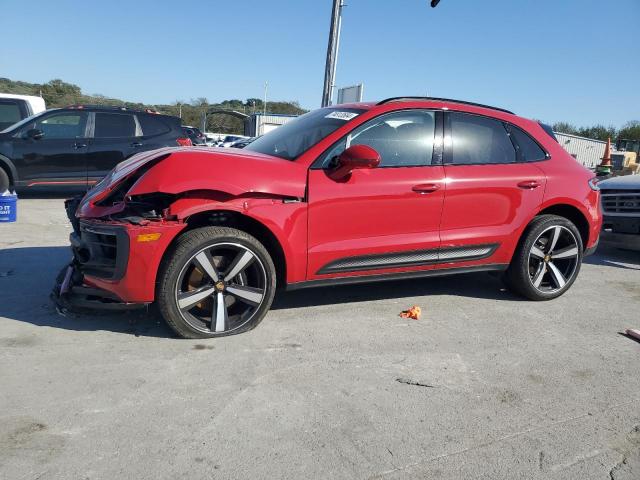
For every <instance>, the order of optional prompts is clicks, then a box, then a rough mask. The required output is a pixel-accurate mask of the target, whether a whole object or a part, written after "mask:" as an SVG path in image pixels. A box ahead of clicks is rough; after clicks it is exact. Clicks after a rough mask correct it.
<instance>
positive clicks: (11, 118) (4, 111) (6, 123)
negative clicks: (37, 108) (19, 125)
mask: <svg viewBox="0 0 640 480" xmlns="http://www.w3.org/2000/svg"><path fill="white" fill-rule="evenodd" d="M21 119H22V115H21V112H20V106H19V105H18V103H17V102H12V101H0V130H4V129H5V128H7V127H10V126H11V125H13V124H14V123H16V122H19V121H20V120H21Z"/></svg>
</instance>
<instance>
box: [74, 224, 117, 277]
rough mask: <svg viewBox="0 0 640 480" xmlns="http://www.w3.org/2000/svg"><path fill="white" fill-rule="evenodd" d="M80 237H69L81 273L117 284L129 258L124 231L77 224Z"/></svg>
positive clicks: (110, 227)
mask: <svg viewBox="0 0 640 480" xmlns="http://www.w3.org/2000/svg"><path fill="white" fill-rule="evenodd" d="M79 226H80V234H79V235H77V234H75V233H74V234H72V235H74V236H75V237H76V241H73V240H72V245H73V251H74V255H75V258H76V260H77V261H78V263H79V264H80V269H81V271H82V272H83V273H85V274H87V275H92V276H95V277H99V278H105V279H110V280H118V279H120V278H122V276H123V275H124V271H125V269H126V264H127V260H128V257H129V238H128V236H127V234H126V232H125V231H124V229H122V228H119V227H113V226H108V227H107V226H102V225H100V226H97V225H92V224H89V223H85V222H80V225H79Z"/></svg>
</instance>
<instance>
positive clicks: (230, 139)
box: [218, 135, 249, 148]
mask: <svg viewBox="0 0 640 480" xmlns="http://www.w3.org/2000/svg"><path fill="white" fill-rule="evenodd" d="M247 138H249V137H245V136H243V135H227V136H226V137H224V138H223V139H222V140H221V141H220V142H218V146H219V147H225V148H226V147H230V146H231V145H232V144H234V143H235V142H237V141H238V140H245V139H247Z"/></svg>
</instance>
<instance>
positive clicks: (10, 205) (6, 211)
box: [0, 194, 18, 223]
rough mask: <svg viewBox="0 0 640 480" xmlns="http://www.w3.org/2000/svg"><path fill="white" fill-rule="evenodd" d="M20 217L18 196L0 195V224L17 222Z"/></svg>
mask: <svg viewBox="0 0 640 480" xmlns="http://www.w3.org/2000/svg"><path fill="white" fill-rule="evenodd" d="M17 216H18V196H17V195H16V194H13V195H0V223H4V222H7V223H8V222H15V221H16V218H17Z"/></svg>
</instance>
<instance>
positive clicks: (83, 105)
mask: <svg viewBox="0 0 640 480" xmlns="http://www.w3.org/2000/svg"><path fill="white" fill-rule="evenodd" d="M64 108H72V109H77V110H82V109H84V108H103V109H105V110H129V109H128V108H127V107H125V106H122V105H93V104H88V103H79V104H74V105H67V106H66V107H64Z"/></svg>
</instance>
